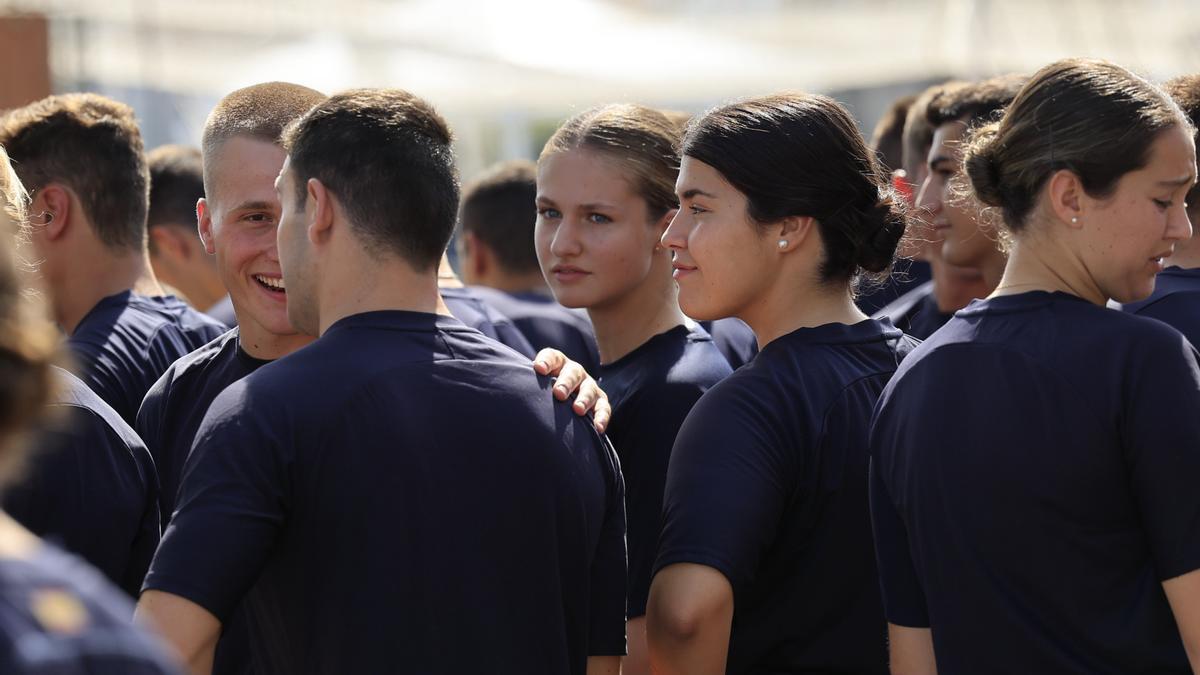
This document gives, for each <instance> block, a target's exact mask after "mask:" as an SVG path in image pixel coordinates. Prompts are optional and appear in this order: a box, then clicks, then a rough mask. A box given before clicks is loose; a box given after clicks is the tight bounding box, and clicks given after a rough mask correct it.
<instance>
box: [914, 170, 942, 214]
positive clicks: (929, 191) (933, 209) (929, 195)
mask: <svg viewBox="0 0 1200 675" xmlns="http://www.w3.org/2000/svg"><path fill="white" fill-rule="evenodd" d="M917 209H918V210H920V211H924V212H926V213H928V214H929V215H934V214H936V213H938V212H939V211H941V210H942V195H941V193H940V192H939V191H938V190H936V189H935V188H934V185H933V172H932V171H931V172H930V173H929V174H928V175H927V176H925V180H923V181H921V190H920V191H919V192H917Z"/></svg>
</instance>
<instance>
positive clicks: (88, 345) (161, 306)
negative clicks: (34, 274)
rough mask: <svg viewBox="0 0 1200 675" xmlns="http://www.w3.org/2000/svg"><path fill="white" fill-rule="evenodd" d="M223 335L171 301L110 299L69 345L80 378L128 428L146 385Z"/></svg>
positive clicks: (217, 327) (166, 298) (200, 316)
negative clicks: (185, 355) (188, 355)
mask: <svg viewBox="0 0 1200 675" xmlns="http://www.w3.org/2000/svg"><path fill="white" fill-rule="evenodd" d="M226 330H227V329H226V328H225V326H223V325H222V324H220V323H218V322H217V321H215V320H213V319H212V318H210V317H208V316H206V315H204V314H201V313H200V312H197V311H196V310H194V309H192V308H191V307H188V306H187V305H186V304H184V303H183V302H182V301H181V300H179V299H178V298H176V297H175V296H173V295H168V296H162V297H148V296H145V295H138V294H136V293H133V292H132V291H123V292H121V293H117V294H116V295H110V296H108V297H107V298H104V299H103V300H101V301H100V302H98V303H96V306H95V307H93V308H92V309H91V311H89V312H88V313H87V315H86V316H84V317H83V320H82V321H80V322H79V325H78V326H76V327H75V332H74V333H72V334H71V337H70V338H68V340H67V344H68V345H70V347H71V351H72V352H73V353H74V355H75V358H76V359H77V360H78V362H79V378H80V379H81V380H83V381H84V383H85V384H87V386H88V387H89V388H91V390H92V391H94V392H96V393H97V394H98V395H99V396H100V398H102V399H104V402H105V403H107V404H109V405H110V406H112V408H113V410H116V411H117V414H118V415H120V416H121V419H123V420H125V421H126V422H127V423H128V424H130V425H132V424H133V423H134V419H135V418H136V417H137V411H138V407H139V406H141V405H142V399H143V398H144V397H145V396H146V391H147V390H148V389H150V385H152V384H154V381H155V380H157V379H158V377H159V376H160V375H162V374H163V371H165V370H166V369H167V366H169V365H171V364H172V363H174V362H175V360H176V359H178V358H179V357H181V356H183V355H184V354H187V353H188V352H191V351H193V350H195V349H199V348H200V347H201V346H203V345H204V344H205V343H207V342H208V341H210V340H212V339H213V338H216V337H217V336H218V335H220V334H221V333H224V332H225V331H226Z"/></svg>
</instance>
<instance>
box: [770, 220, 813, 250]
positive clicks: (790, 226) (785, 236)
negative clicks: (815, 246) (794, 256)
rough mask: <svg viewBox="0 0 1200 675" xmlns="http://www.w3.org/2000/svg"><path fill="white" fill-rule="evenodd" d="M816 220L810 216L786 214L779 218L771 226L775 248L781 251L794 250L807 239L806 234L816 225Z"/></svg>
mask: <svg viewBox="0 0 1200 675" xmlns="http://www.w3.org/2000/svg"><path fill="white" fill-rule="evenodd" d="M816 223H817V220H816V219H815V218H813V217H812V216H788V217H787V218H784V219H783V220H780V221H779V223H778V225H777V226H776V227H775V228H773V229H774V231H775V234H777V235H778V236H777V237H776V248H777V249H778V250H779V251H780V252H781V253H782V252H787V251H794V250H796V249H797V248H799V247H800V245H801V244H803V243H804V241H805V240H806V239H808V235H809V233H810V232H812V229H813V228H814V227H815V226H816Z"/></svg>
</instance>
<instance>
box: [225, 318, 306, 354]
mask: <svg viewBox="0 0 1200 675" xmlns="http://www.w3.org/2000/svg"><path fill="white" fill-rule="evenodd" d="M313 339H314V338H313V337H312V336H311V335H305V334H304V333H288V334H286V335H280V334H278V333H272V332H270V331H269V330H267V329H266V328H263V327H262V326H261V325H259V324H258V323H257V322H255V321H253V320H249V321H245V322H243V321H241V319H240V318H239V319H238V342H239V344H240V345H241V347H242V351H244V352H246V353H247V354H249V355H250V356H253V357H254V358H256V359H260V360H263V361H274V360H276V359H282V358H283V357H285V356H287V355H288V354H291V353H292V352H294V351H296V350H297V349H300V348H301V347H304V346H305V345H307V344H309V343H311V342H312V341H313Z"/></svg>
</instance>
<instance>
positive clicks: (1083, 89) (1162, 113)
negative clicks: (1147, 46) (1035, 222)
mask: <svg viewBox="0 0 1200 675" xmlns="http://www.w3.org/2000/svg"><path fill="white" fill-rule="evenodd" d="M1177 124H1188V122H1187V120H1186V119H1185V118H1184V117H1183V114H1182V113H1181V112H1180V110H1179V107H1178V106H1176V105H1175V103H1173V102H1172V101H1171V99H1170V97H1169V96H1167V95H1166V94H1165V93H1164V92H1163V91H1162V90H1161V89H1159V88H1158V87H1156V86H1154V85H1153V84H1151V83H1150V82H1148V81H1146V80H1144V79H1142V78H1141V77H1138V76H1137V75H1134V74H1133V73H1131V72H1129V71H1128V70H1126V69H1124V68H1122V67H1121V66H1118V65H1116V64H1114V63H1109V62H1107V61H1099V60H1090V59H1066V60H1063V61H1057V62H1055V63H1052V64H1050V65H1048V66H1046V67H1045V68H1042V69H1041V70H1039V71H1038V72H1037V73H1036V74H1035V75H1034V76H1033V78H1031V79H1030V80H1029V82H1028V83H1027V84H1026V85H1025V86H1024V87H1022V89H1021V91H1020V93H1018V94H1017V97H1016V98H1015V99H1014V100H1013V102H1012V104H1011V105H1010V106H1009V107H1008V109H1007V111H1006V112H1005V113H1004V116H1003V118H1002V119H1001V120H1000V121H998V122H992V123H990V124H988V125H987V126H985V127H983V128H981V129H979V130H978V131H977V132H976V133H974V134H973V135H972V137H971V138H970V140H969V142H968V144H967V147H966V150H965V152H964V153H963V166H964V168H965V170H966V173H967V176H968V177H969V178H970V183H971V189H972V190H973V192H974V195H975V198H976V199H978V200H979V202H981V203H982V204H985V205H988V206H993V207H997V208H999V209H1000V212H1001V215H1002V217H1003V219H1004V223H1005V225H1006V226H1007V227H1008V228H1009V229H1010V230H1011V231H1014V232H1015V231H1019V230H1020V229H1021V228H1023V227H1024V226H1025V224H1026V221H1027V220H1028V217H1029V214H1030V212H1031V211H1032V210H1033V207H1034V204H1035V203H1036V201H1037V197H1038V193H1039V192H1040V191H1041V189H1042V186H1043V185H1045V183H1046V181H1047V180H1048V179H1049V178H1050V176H1051V175H1052V174H1054V173H1055V172H1056V171H1059V170H1062V169H1066V170H1069V171H1071V172H1073V173H1075V174H1076V175H1077V176H1079V179H1080V181H1081V182H1082V183H1083V189H1084V190H1085V191H1087V193H1088V194H1089V195H1091V196H1093V197H1096V198H1103V197H1106V196H1108V195H1111V194H1112V192H1113V190H1115V189H1116V186H1117V181H1119V180H1120V178H1121V176H1124V175H1125V174H1127V173H1129V172H1131V171H1136V170H1138V169H1140V168H1142V167H1144V166H1145V165H1146V162H1147V161H1148V160H1149V154H1150V146H1151V144H1152V143H1153V142H1154V140H1155V138H1157V137H1158V135H1159V133H1161V132H1162V131H1163V130H1165V129H1169V128H1171V127H1174V126H1175V125H1177Z"/></svg>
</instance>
